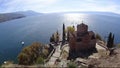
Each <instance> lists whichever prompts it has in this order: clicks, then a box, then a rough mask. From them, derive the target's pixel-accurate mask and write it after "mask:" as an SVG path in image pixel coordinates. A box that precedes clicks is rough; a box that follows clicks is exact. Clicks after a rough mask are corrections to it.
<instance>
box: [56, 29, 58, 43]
mask: <svg viewBox="0 0 120 68" xmlns="http://www.w3.org/2000/svg"><path fill="white" fill-rule="evenodd" d="M56 42H57V43H58V42H59V33H58V31H57V32H56Z"/></svg>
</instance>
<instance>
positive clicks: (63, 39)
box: [62, 24, 66, 44]
mask: <svg viewBox="0 0 120 68" xmlns="http://www.w3.org/2000/svg"><path fill="white" fill-rule="evenodd" d="M65 38H66V36H65V24H63V33H62V44H64V43H65Z"/></svg>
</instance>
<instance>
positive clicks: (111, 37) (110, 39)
mask: <svg viewBox="0 0 120 68" xmlns="http://www.w3.org/2000/svg"><path fill="white" fill-rule="evenodd" d="M113 46H114V35H112V33H111V32H110V33H109V36H108V41H107V47H108V48H112V47H113Z"/></svg>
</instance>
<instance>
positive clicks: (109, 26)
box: [0, 13, 120, 63]
mask: <svg viewBox="0 0 120 68" xmlns="http://www.w3.org/2000/svg"><path fill="white" fill-rule="evenodd" d="M82 21H83V22H84V23H85V24H87V25H88V26H89V30H92V31H94V32H95V33H99V34H100V35H101V36H102V37H103V38H104V39H106V38H105V37H106V36H108V34H109V32H113V33H114V34H115V43H119V42H120V30H119V26H120V16H107V15H100V14H98V15H96V14H79V13H68V14H67V13H66V14H45V15H41V16H33V17H26V18H22V19H17V20H12V21H8V22H4V23H0V63H2V62H4V61H6V60H17V55H18V54H19V53H20V51H21V49H22V48H23V46H22V45H21V42H22V41H24V42H25V46H27V45H30V44H31V43H33V42H42V43H49V37H50V36H51V35H52V34H53V33H54V32H56V31H57V30H59V32H61V30H62V24H63V23H65V25H66V26H69V25H75V26H76V25H77V24H80V23H81V22H82Z"/></svg>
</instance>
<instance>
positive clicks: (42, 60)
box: [36, 57, 44, 64]
mask: <svg viewBox="0 0 120 68" xmlns="http://www.w3.org/2000/svg"><path fill="white" fill-rule="evenodd" d="M36 64H44V58H42V57H38V58H37V60H36Z"/></svg>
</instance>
